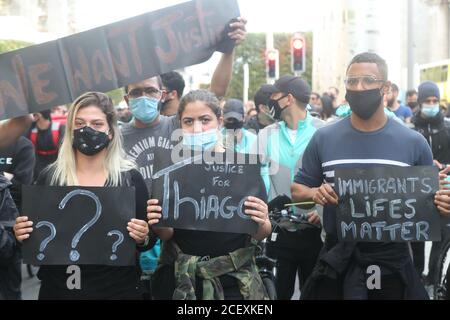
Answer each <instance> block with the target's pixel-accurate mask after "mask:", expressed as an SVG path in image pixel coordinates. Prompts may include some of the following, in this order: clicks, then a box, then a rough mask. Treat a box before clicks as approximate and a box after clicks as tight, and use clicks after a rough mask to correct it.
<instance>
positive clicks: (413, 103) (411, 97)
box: [406, 89, 420, 114]
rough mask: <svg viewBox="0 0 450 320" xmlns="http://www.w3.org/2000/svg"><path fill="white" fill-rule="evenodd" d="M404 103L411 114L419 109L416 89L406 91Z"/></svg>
mask: <svg viewBox="0 0 450 320" xmlns="http://www.w3.org/2000/svg"><path fill="white" fill-rule="evenodd" d="M406 105H407V106H408V107H409V108H410V109H411V111H412V113H413V114H416V113H417V112H418V111H420V108H419V103H418V102H417V91H416V89H412V90H408V91H406Z"/></svg>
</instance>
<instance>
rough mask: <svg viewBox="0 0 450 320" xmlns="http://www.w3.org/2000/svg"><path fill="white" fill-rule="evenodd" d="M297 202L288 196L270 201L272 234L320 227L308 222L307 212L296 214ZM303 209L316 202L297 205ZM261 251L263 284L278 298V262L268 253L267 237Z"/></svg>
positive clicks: (269, 292) (274, 298) (311, 206)
mask: <svg viewBox="0 0 450 320" xmlns="http://www.w3.org/2000/svg"><path fill="white" fill-rule="evenodd" d="M294 206H296V204H292V203H291V199H290V198H289V197H288V196H286V195H282V196H278V197H276V198H275V199H273V200H272V201H270V202H269V203H268V207H269V219H270V221H271V223H272V235H274V234H275V235H276V234H277V232H278V231H280V232H294V231H296V230H299V229H304V228H320V227H318V226H316V225H314V224H311V223H309V222H308V216H307V214H306V213H303V214H295V213H294V210H293V207H294ZM297 206H298V207H300V208H301V209H305V210H309V209H312V208H313V207H314V206H315V204H314V203H304V204H300V205H297ZM259 247H260V253H259V254H258V255H257V256H256V265H257V266H258V269H259V274H260V276H261V279H262V281H263V284H264V286H265V288H266V290H267V294H268V295H269V298H270V299H271V300H276V299H277V291H276V286H275V277H276V264H277V261H276V260H275V259H273V258H271V257H269V256H268V254H267V239H264V240H262V241H261V242H260V243H259Z"/></svg>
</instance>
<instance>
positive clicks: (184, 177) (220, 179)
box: [152, 152, 267, 234]
mask: <svg viewBox="0 0 450 320" xmlns="http://www.w3.org/2000/svg"><path fill="white" fill-rule="evenodd" d="M233 154H234V156H236V157H235V158H234V159H235V160H236V159H247V160H244V161H234V160H232V161H224V159H225V157H226V156H225V153H224V154H220V153H213V154H212V158H214V160H206V159H207V158H206V157H205V156H204V155H203V154H201V153H200V154H197V155H196V156H193V157H189V158H187V159H186V160H184V161H182V162H178V163H175V164H173V165H171V166H169V167H167V168H164V169H161V170H160V169H159V168H157V164H167V163H168V161H170V159H167V157H168V155H170V152H164V153H163V152H160V153H158V154H157V155H156V156H157V157H158V161H156V160H155V167H154V175H153V179H154V180H153V185H152V188H153V196H152V197H153V198H155V199H159V203H160V204H161V206H162V208H163V212H162V215H163V217H162V219H161V220H160V223H159V224H158V226H161V227H174V228H179V229H190V230H205V231H218V232H230V233H245V234H254V233H255V232H256V231H257V228H258V226H257V224H256V223H255V222H254V221H253V220H251V219H250V217H249V216H248V215H246V214H245V209H246V207H245V205H244V202H245V201H246V199H247V197H248V196H255V197H258V198H260V199H262V200H264V201H266V197H267V196H266V191H265V187H264V182H263V180H262V178H261V173H260V170H261V165H260V163H259V162H257V161H253V162H252V161H249V160H248V159H249V158H250V157H253V158H252V160H257V157H256V156H253V155H245V154H235V153H233ZM164 158H165V160H164ZM228 159H229V160H230V158H228ZM237 163H245V164H237ZM250 163H253V164H250Z"/></svg>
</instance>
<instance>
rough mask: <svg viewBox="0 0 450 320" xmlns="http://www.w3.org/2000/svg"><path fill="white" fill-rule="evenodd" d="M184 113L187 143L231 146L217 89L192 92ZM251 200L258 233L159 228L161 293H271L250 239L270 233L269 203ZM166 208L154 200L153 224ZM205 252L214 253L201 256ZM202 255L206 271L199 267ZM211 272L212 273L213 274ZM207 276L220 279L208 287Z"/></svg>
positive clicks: (190, 296)
mask: <svg viewBox="0 0 450 320" xmlns="http://www.w3.org/2000/svg"><path fill="white" fill-rule="evenodd" d="M178 118H179V121H180V126H181V128H182V130H183V140H182V142H181V143H183V146H184V147H185V148H187V149H188V150H203V151H212V150H214V151H215V152H225V149H224V147H223V145H222V143H221V141H222V139H221V138H220V136H221V134H220V127H221V124H222V121H223V119H222V110H221V108H220V106H219V101H218V99H217V98H216V97H215V96H214V94H212V93H210V92H208V91H206V90H198V91H192V92H190V93H188V94H187V95H186V96H184V97H183V98H182V100H181V103H180V107H179V109H178ZM179 170H183V168H181V169H179ZM243 196H245V195H243ZM245 206H246V207H247V208H248V209H246V210H245V213H246V214H248V215H249V216H250V217H251V219H252V220H253V221H255V222H256V223H257V224H258V230H257V232H256V233H255V234H253V235H245V234H237V233H221V232H210V231H196V230H181V229H173V228H156V227H155V228H154V230H155V232H156V234H158V236H159V237H160V238H161V239H162V240H163V241H164V245H163V249H162V252H161V256H160V259H159V264H158V268H157V270H156V272H155V275H154V282H153V288H154V289H155V292H157V293H158V296H156V298H157V299H172V298H173V299H175V300H177V299H187V300H195V299H204V300H210V299H227V300H242V299H245V300H261V299H266V298H267V293H266V290H265V288H264V285H263V283H262V280H261V278H260V276H259V273H258V270H257V267H256V264H255V260H254V255H255V253H256V252H255V249H256V246H255V245H254V244H252V243H251V241H250V240H251V239H250V237H251V236H252V237H253V238H254V239H256V240H262V239H264V238H265V237H267V236H268V235H269V233H270V230H271V224H270V221H269V217H268V211H267V205H266V204H265V203H264V202H263V201H262V200H260V199H258V198H255V197H248V200H247V202H246V203H245ZM161 210H162V208H161V207H160V206H159V203H158V200H155V199H152V200H149V201H148V208H147V212H148V216H147V217H148V219H149V224H150V225H153V224H155V223H157V222H158V221H159V219H161ZM205 256H208V257H209V259H208V260H206V259H201V257H205ZM200 261H201V263H202V272H199V269H198V263H199V262H200ZM236 264H239V265H241V267H237V266H236ZM175 265H177V268H175ZM183 270H184V271H183ZM209 274H211V277H212V279H211V278H208V275H209ZM206 279H208V280H210V281H213V282H214V284H215V285H214V286H212V287H204V286H203V285H202V284H203V283H205V282H208V281H206Z"/></svg>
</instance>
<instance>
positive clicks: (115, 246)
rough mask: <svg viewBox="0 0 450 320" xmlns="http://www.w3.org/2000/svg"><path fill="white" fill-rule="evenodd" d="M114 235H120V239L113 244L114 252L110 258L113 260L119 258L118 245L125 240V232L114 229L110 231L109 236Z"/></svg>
mask: <svg viewBox="0 0 450 320" xmlns="http://www.w3.org/2000/svg"><path fill="white" fill-rule="evenodd" d="M112 235H116V236H117V237H118V239H117V240H116V242H114V243H113V245H112V252H113V254H112V255H111V257H110V259H111V260H116V259H117V255H116V254H115V253H116V251H117V247H118V246H119V245H120V244H121V243H122V242H123V239H124V237H123V234H122V232H120V231H118V230H113V231H110V232H108V236H109V237H110V236H112Z"/></svg>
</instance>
